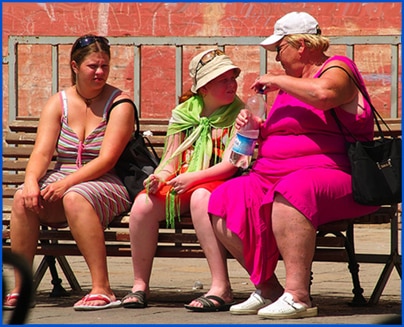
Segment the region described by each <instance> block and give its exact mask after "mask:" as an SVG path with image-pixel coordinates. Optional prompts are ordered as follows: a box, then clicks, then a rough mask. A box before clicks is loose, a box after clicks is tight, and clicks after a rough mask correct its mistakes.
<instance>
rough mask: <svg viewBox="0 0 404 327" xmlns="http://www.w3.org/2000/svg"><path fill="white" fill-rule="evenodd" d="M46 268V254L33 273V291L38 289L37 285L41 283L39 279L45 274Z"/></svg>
mask: <svg viewBox="0 0 404 327" xmlns="http://www.w3.org/2000/svg"><path fill="white" fill-rule="evenodd" d="M47 269H48V262H47V261H46V256H44V257H43V258H42V260H41V262H40V264H39V266H38V268H37V270H36V272H35V274H34V285H33V289H34V291H36V290H37V289H38V286H39V284H40V283H41V280H42V278H43V276H44V275H45V272H46V270H47Z"/></svg>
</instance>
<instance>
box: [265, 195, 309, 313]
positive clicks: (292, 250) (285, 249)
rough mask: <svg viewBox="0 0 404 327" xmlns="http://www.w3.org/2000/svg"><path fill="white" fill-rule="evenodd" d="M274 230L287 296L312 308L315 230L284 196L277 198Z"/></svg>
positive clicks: (273, 215) (273, 212) (273, 218)
mask: <svg viewBox="0 0 404 327" xmlns="http://www.w3.org/2000/svg"><path fill="white" fill-rule="evenodd" d="M272 228H273V233H274V236H275V239H276V243H277V245H278V248H279V251H280V253H281V255H282V259H283V262H284V265H285V270H286V284H285V292H287V293H290V294H292V295H293V299H294V301H295V302H298V303H302V304H305V305H307V306H309V307H311V301H310V294H309V285H310V273H311V264H312V261H313V257H314V251H315V243H316V230H315V229H314V227H313V225H312V224H311V222H310V221H309V220H308V219H307V218H306V217H305V216H303V215H302V214H301V213H300V212H299V211H297V210H296V209H295V208H294V207H293V206H292V205H291V204H290V203H289V202H288V201H287V200H286V199H285V198H284V197H283V196H281V195H279V194H278V195H276V197H275V200H274V203H273V209H272Z"/></svg>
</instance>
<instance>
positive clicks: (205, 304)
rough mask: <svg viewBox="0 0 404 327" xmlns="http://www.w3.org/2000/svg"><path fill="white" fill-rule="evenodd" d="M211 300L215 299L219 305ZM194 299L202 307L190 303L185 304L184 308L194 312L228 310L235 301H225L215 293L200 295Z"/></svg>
mask: <svg viewBox="0 0 404 327" xmlns="http://www.w3.org/2000/svg"><path fill="white" fill-rule="evenodd" d="M211 300H215V301H216V302H218V303H219V305H216V303H214V302H213V301H211ZM194 301H198V302H199V303H201V304H202V307H194V306H192V305H189V304H185V305H184V306H185V308H186V309H188V310H191V311H195V312H215V311H229V309H230V307H231V306H232V305H233V304H235V302H231V303H226V302H224V300H223V299H222V298H220V297H218V296H216V295H207V296H201V297H198V298H197V299H195V300H194Z"/></svg>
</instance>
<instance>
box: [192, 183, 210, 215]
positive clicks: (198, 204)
mask: <svg viewBox="0 0 404 327" xmlns="http://www.w3.org/2000/svg"><path fill="white" fill-rule="evenodd" d="M210 195H211V192H209V191H208V190H207V189H204V188H198V189H196V190H195V191H194V192H193V193H192V195H191V199H190V203H189V208H190V211H191V213H193V212H198V211H203V213H205V212H206V214H207V213H208V203H209V198H210ZM192 216H193V215H192Z"/></svg>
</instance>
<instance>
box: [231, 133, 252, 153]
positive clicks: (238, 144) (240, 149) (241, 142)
mask: <svg viewBox="0 0 404 327" xmlns="http://www.w3.org/2000/svg"><path fill="white" fill-rule="evenodd" d="M256 142H257V139H255V138H250V137H246V136H244V135H241V134H239V133H237V134H236V138H235V140H234V145H233V151H234V152H236V153H239V154H243V155H246V156H252V155H253V153H254V148H255V143H256Z"/></svg>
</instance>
